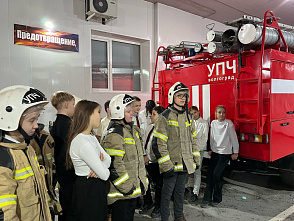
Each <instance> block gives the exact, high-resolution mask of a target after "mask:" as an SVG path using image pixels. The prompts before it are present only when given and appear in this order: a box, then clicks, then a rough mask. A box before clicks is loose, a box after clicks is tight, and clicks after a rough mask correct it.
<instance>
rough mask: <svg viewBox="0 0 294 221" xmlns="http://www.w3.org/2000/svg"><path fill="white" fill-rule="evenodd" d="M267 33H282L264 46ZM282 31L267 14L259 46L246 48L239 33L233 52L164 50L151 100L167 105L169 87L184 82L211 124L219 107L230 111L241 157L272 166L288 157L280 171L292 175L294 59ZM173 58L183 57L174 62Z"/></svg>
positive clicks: (181, 47)
mask: <svg viewBox="0 0 294 221" xmlns="http://www.w3.org/2000/svg"><path fill="white" fill-rule="evenodd" d="M248 23H250V21H248V19H241V20H238V22H236V21H235V22H234V23H232V24H233V25H234V24H235V27H236V26H237V29H238V31H240V29H241V28H242V25H244V24H248ZM252 23H254V22H252ZM254 25H256V24H254ZM268 29H269V30H273V29H274V30H276V32H275V33H278V41H277V42H275V44H273V45H267V42H266V37H267V36H266V33H267V30H268ZM293 30H294V28H293ZM284 32H285V31H284V30H283V32H282V31H281V28H280V27H279V24H278V23H277V20H276V18H275V16H274V15H273V13H272V12H271V11H267V12H266V13H265V16H264V20H263V33H262V36H261V37H262V41H261V44H260V45H254V46H252V47H251V48H250V45H245V46H244V45H243V44H242V43H241V42H240V41H239V40H237V39H236V38H237V37H236V36H237V35H235V36H231V37H233V38H235V39H233V41H234V43H233V44H231V45H230V47H231V49H232V50H230V48H227V49H226V51H227V52H223V51H222V52H221V53H210V52H208V51H205V47H206V46H207V44H202V47H203V49H204V50H202V52H199V53H197V54H196V55H194V56H189V54H190V55H191V47H190V46H191V44H190V45H188V44H187V43H185V42H184V43H183V42H182V43H181V44H180V45H177V46H175V47H167V48H164V47H160V48H159V49H158V51H157V54H158V56H162V57H163V60H164V62H165V64H166V68H165V70H161V71H158V73H157V74H156V72H155V73H154V81H153V82H154V83H153V88H152V96H153V97H152V98H153V99H154V100H156V102H157V103H158V104H159V105H162V106H167V104H168V103H167V92H168V90H169V88H170V87H171V86H172V85H173V84H174V83H175V82H177V81H181V82H183V83H184V84H185V85H186V86H187V87H189V89H190V91H191V93H190V94H191V98H190V102H189V106H191V105H195V106H197V107H198V108H199V111H200V114H201V116H202V117H203V118H204V119H206V120H208V122H211V121H212V120H213V119H215V113H214V112H215V107H216V106H217V105H224V106H225V107H226V109H227V115H226V117H227V118H228V119H230V120H232V121H233V122H234V124H235V129H236V132H237V135H238V138H239V142H240V152H239V156H240V157H241V158H243V159H251V160H257V161H260V162H274V163H276V162H279V161H281V160H282V159H286V158H287V160H286V162H287V163H286V164H285V163H283V162H282V161H281V162H282V163H280V164H279V166H278V167H280V168H282V169H283V170H287V171H292V172H293V171H294V157H293V153H294V146H293V144H294V55H293V54H292V53H291V52H289V50H288V47H287V40H288V41H289V39H286V40H285V38H284V36H283V33H284ZM287 33H288V32H287ZM284 35H285V34H284ZM223 38H224V36H223ZM230 40H232V38H230ZM233 41H232V42H233ZM293 42H294V34H293ZM185 45H188V46H186V47H185ZM225 45H227V44H223V47H224V46H225ZM233 47H234V49H233ZM236 48H237V49H238V50H236ZM252 48H253V49H252ZM197 49H199V43H197ZM198 51H199V50H198ZM194 52H195V50H194ZM194 54H195V53H194ZM175 56H182V58H181V59H177V60H175V59H174V57H175ZM156 64H157V62H156ZM155 70H156V69H155ZM289 157H290V160H289ZM284 162H285V161H284ZM276 165H277V164H276ZM293 174H294V173H292V175H293ZM293 177H294V175H293Z"/></svg>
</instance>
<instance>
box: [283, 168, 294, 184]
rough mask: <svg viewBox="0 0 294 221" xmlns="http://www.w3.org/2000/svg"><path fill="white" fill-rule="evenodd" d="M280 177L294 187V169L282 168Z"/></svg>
mask: <svg viewBox="0 0 294 221" xmlns="http://www.w3.org/2000/svg"><path fill="white" fill-rule="evenodd" d="M280 177H281V179H282V181H283V182H284V183H286V184H287V185H289V186H292V187H294V171H291V170H285V169H280Z"/></svg>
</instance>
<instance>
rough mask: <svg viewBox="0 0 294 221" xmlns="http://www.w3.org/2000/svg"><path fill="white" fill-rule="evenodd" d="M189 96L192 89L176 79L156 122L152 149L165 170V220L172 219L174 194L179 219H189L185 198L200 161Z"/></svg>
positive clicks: (163, 215) (163, 205)
mask: <svg viewBox="0 0 294 221" xmlns="http://www.w3.org/2000/svg"><path fill="white" fill-rule="evenodd" d="M188 99H189V89H188V88H187V87H186V86H185V85H184V84H183V83H181V82H177V83H175V84H174V85H173V86H172V87H171V88H170V89H169V92H168V102H169V104H170V105H169V107H168V108H167V109H166V110H165V111H164V112H162V113H161V115H160V116H159V117H158V118H157V120H156V122H155V125H154V132H153V140H152V149H153V152H154V154H155V156H156V158H157V159H158V164H159V169H160V173H163V187H162V192H161V204H160V210H161V211H160V214H161V220H163V221H167V220H168V217H169V204H170V199H171V196H172V194H174V217H175V220H179V221H180V220H185V218H184V215H183V201H184V193H185V184H186V180H187V176H188V174H191V173H194V171H195V169H196V168H197V166H199V165H200V153H199V148H198V146H197V144H196V131H195V125H194V124H193V123H192V120H191V119H190V117H189V116H188V113H187V103H188Z"/></svg>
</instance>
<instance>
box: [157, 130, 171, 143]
mask: <svg viewBox="0 0 294 221" xmlns="http://www.w3.org/2000/svg"><path fill="white" fill-rule="evenodd" d="M153 136H154V137H158V138H160V139H162V140H164V141H165V142H167V139H168V137H167V136H165V135H163V134H161V133H158V132H157V131H153Z"/></svg>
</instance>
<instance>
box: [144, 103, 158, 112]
mask: <svg viewBox="0 0 294 221" xmlns="http://www.w3.org/2000/svg"><path fill="white" fill-rule="evenodd" d="M155 106H156V104H155V102H154V100H148V101H146V105H145V108H146V111H147V112H149V113H150V114H151V112H152V110H153V108H154V107H155Z"/></svg>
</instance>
